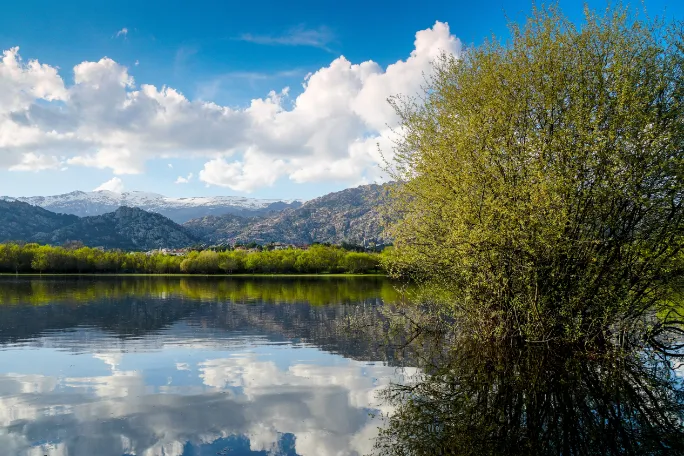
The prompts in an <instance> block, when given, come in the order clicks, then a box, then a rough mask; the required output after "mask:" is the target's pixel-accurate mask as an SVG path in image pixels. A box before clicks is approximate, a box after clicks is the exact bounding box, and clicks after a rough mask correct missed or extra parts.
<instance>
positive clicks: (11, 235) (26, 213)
mask: <svg viewBox="0 0 684 456" xmlns="http://www.w3.org/2000/svg"><path fill="white" fill-rule="evenodd" d="M78 220H79V219H78V217H76V216H73V215H64V214H55V213H54V212H50V211H46V210H45V209H42V208H40V207H36V206H31V205H30V204H26V203H22V202H19V201H12V202H10V201H2V200H0V242H5V241H13V240H17V241H19V240H27V239H31V238H32V237H33V236H35V235H36V234H39V233H49V232H52V231H55V230H57V229H60V228H63V227H65V226H69V225H71V224H73V223H76V222H78Z"/></svg>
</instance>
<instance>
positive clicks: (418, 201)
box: [384, 8, 684, 340]
mask: <svg viewBox="0 0 684 456" xmlns="http://www.w3.org/2000/svg"><path fill="white" fill-rule="evenodd" d="M511 35H512V39H511V41H510V42H509V43H507V44H502V43H498V42H496V41H491V42H488V43H486V44H485V45H483V46H481V47H478V48H473V49H468V50H467V52H465V53H464V55H463V56H462V57H461V58H459V59H457V58H455V57H450V56H443V57H442V58H441V59H439V60H438V61H437V62H436V64H435V75H434V77H433V78H432V80H431V81H430V82H431V83H430V86H429V87H428V88H427V90H426V93H425V99H424V100H423V101H422V102H421V103H417V102H415V101H413V100H410V99H408V100H407V99H396V100H394V105H395V107H396V109H397V112H398V114H399V115H400V116H401V118H402V121H403V122H402V128H401V130H400V131H401V133H402V139H401V140H400V141H399V142H398V146H397V150H396V161H395V166H394V167H393V169H392V171H393V173H394V177H395V178H396V179H397V181H398V182H399V184H400V185H398V186H396V187H395V188H394V189H393V201H394V203H393V208H394V213H395V214H396V215H398V216H400V218H401V221H400V223H398V224H396V225H395V226H394V227H393V229H392V232H391V234H392V235H393V236H394V238H395V240H396V242H395V246H396V247H397V249H396V250H395V251H393V252H391V254H388V255H386V256H384V259H385V260H387V261H386V263H385V264H387V265H388V268H389V269H390V270H392V271H393V272H395V273H404V274H407V273H408V274H409V275H411V276H412V277H414V278H416V279H417V280H420V281H423V282H425V283H436V284H438V285H439V286H440V287H441V288H442V289H446V290H448V291H449V292H450V293H451V298H450V300H449V302H450V305H452V306H453V307H454V308H455V309H457V310H459V311H461V312H462V314H463V315H465V316H467V317H468V318H472V319H473V320H474V321H475V322H476V323H478V325H479V326H481V328H482V329H483V330H485V331H488V332H489V333H490V334H500V333H501V332H502V331H503V333H509V332H513V333H523V334H525V335H527V336H528V337H529V338H532V339H537V340H540V339H541V340H547V339H548V338H553V337H566V336H569V337H571V338H578V337H586V336H589V335H596V334H599V333H600V334H605V331H606V329H607V328H608V327H609V326H610V325H615V324H616V323H617V322H619V321H628V320H630V319H633V318H634V317H636V316H639V315H642V314H643V312H644V311H645V310H646V309H648V308H650V307H651V306H653V305H654V304H655V303H657V302H660V301H662V300H663V299H664V298H665V295H666V294H667V293H669V292H670V291H671V287H669V286H668V285H667V284H668V283H669V282H671V281H673V280H674V279H676V277H677V274H681V268H677V267H676V265H675V264H674V262H675V258H676V256H677V254H678V252H680V250H681V249H682V244H683V242H684V238H683V237H682V233H684V223H683V220H684V212H683V211H682V203H683V201H684V194H683V193H684V192H683V191H682V190H683V186H682V183H683V182H684V154H683V151H684V115H683V114H684V105H683V101H684V80H683V76H682V74H683V72H684V41H683V40H682V30H681V25H680V24H673V25H672V26H666V25H665V24H663V23H660V22H645V21H643V20H640V19H638V18H635V17H633V16H631V15H630V14H629V12H628V11H627V10H624V9H618V10H616V11H613V12H611V11H608V12H607V13H606V14H605V15H604V16H599V15H597V14H595V13H592V12H587V13H586V20H585V23H584V24H583V26H582V27H581V28H579V27H577V26H575V25H574V24H572V23H571V22H570V21H568V20H567V19H566V18H564V17H563V16H562V15H561V14H560V13H559V12H558V11H557V10H556V9H555V8H551V9H544V10H536V11H535V12H534V15H533V16H532V17H531V18H530V19H529V21H528V22H527V23H526V24H525V25H524V26H522V27H518V26H515V25H514V26H512V27H511Z"/></svg>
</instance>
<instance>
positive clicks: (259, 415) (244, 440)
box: [0, 328, 397, 456]
mask: <svg viewBox="0 0 684 456" xmlns="http://www.w3.org/2000/svg"><path fill="white" fill-rule="evenodd" d="M76 333H78V334H76ZM76 333H74V332H72V333H71V334H70V335H65V334H64V333H62V334H59V333H55V334H49V335H44V336H43V337H41V338H38V339H36V340H33V341H30V342H28V343H24V344H23V345H21V346H19V345H17V346H12V347H6V348H5V349H4V350H0V448H2V449H4V450H3V451H5V453H3V454H19V455H34V454H35V455H46V454H47V455H50V456H53V455H54V456H56V455H60V456H62V455H69V456H74V455H88V456H91V455H102V456H108V455H116V456H120V455H128V454H130V455H133V454H134V455H144V456H152V455H198V454H199V455H204V454H207V455H209V454H211V455H215V454H227V455H239V454H285V455H288V454H301V455H321V456H325V455H348V454H349V455H353V454H364V453H367V452H368V451H370V449H371V447H372V438H373V436H374V435H375V433H376V427H377V424H378V422H377V421H375V420H374V419H373V418H372V417H371V416H370V415H369V413H370V412H372V411H374V410H376V409H377V408H378V407H379V406H378V400H377V399H376V397H375V394H376V393H377V391H378V389H379V388H381V387H382V386H384V385H386V384H387V383H388V382H389V381H390V380H392V379H395V380H396V379H397V372H396V371H395V368H393V367H388V366H384V365H382V364H379V363H365V362H360V361H354V360H350V359H346V358H344V357H342V356H339V355H334V354H330V353H327V352H324V351H321V350H319V349H317V348H315V347H313V346H310V345H290V344H284V343H279V344H274V343H269V342H268V340H267V339H265V338H260V337H258V336H254V335H242V336H238V337H233V338H226V339H222V340H221V343H217V340H216V339H209V338H203V337H187V338H179V337H176V336H171V334H173V333H174V331H173V328H171V330H170V331H166V332H164V333H159V334H153V335H148V336H145V337H143V338H138V339H130V340H126V341H123V340H122V339H116V338H113V337H108V336H107V335H105V334H103V333H102V332H101V331H98V330H94V329H77V330H76ZM176 334H177V333H176ZM75 341H77V342H75ZM385 411H386V410H385Z"/></svg>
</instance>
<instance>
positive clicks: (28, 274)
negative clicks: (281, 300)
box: [0, 272, 389, 279]
mask: <svg viewBox="0 0 684 456" xmlns="http://www.w3.org/2000/svg"><path fill="white" fill-rule="evenodd" d="M0 277H204V278H206V277H221V278H228V277H242V278H245V277H268V278H277V277H286V278H287V277H318V278H324V277H333V278H345V277H354V278H358V277H376V278H377V277H384V278H388V279H389V277H388V276H387V275H386V274H382V273H373V274H350V273H339V274H324V273H322V274H257V273H254V274H246V273H243V274H174V273H162V274H149V273H106V272H103V273H87V272H86V273H78V272H64V273H58V272H49V273H43V274H41V273H38V272H20V273H18V274H14V273H11V272H1V273H0Z"/></svg>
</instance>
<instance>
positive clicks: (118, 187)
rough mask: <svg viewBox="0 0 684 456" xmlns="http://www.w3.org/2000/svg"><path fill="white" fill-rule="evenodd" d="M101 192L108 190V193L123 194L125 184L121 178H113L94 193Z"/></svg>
mask: <svg viewBox="0 0 684 456" xmlns="http://www.w3.org/2000/svg"><path fill="white" fill-rule="evenodd" d="M101 190H107V191H110V192H114V193H123V191H124V184H123V182H122V181H121V179H120V178H118V177H113V178H111V179H109V180H108V181H107V182H105V183H103V184H102V185H100V186H99V187H97V188H96V189H94V190H93V191H94V192H99V191H101Z"/></svg>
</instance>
